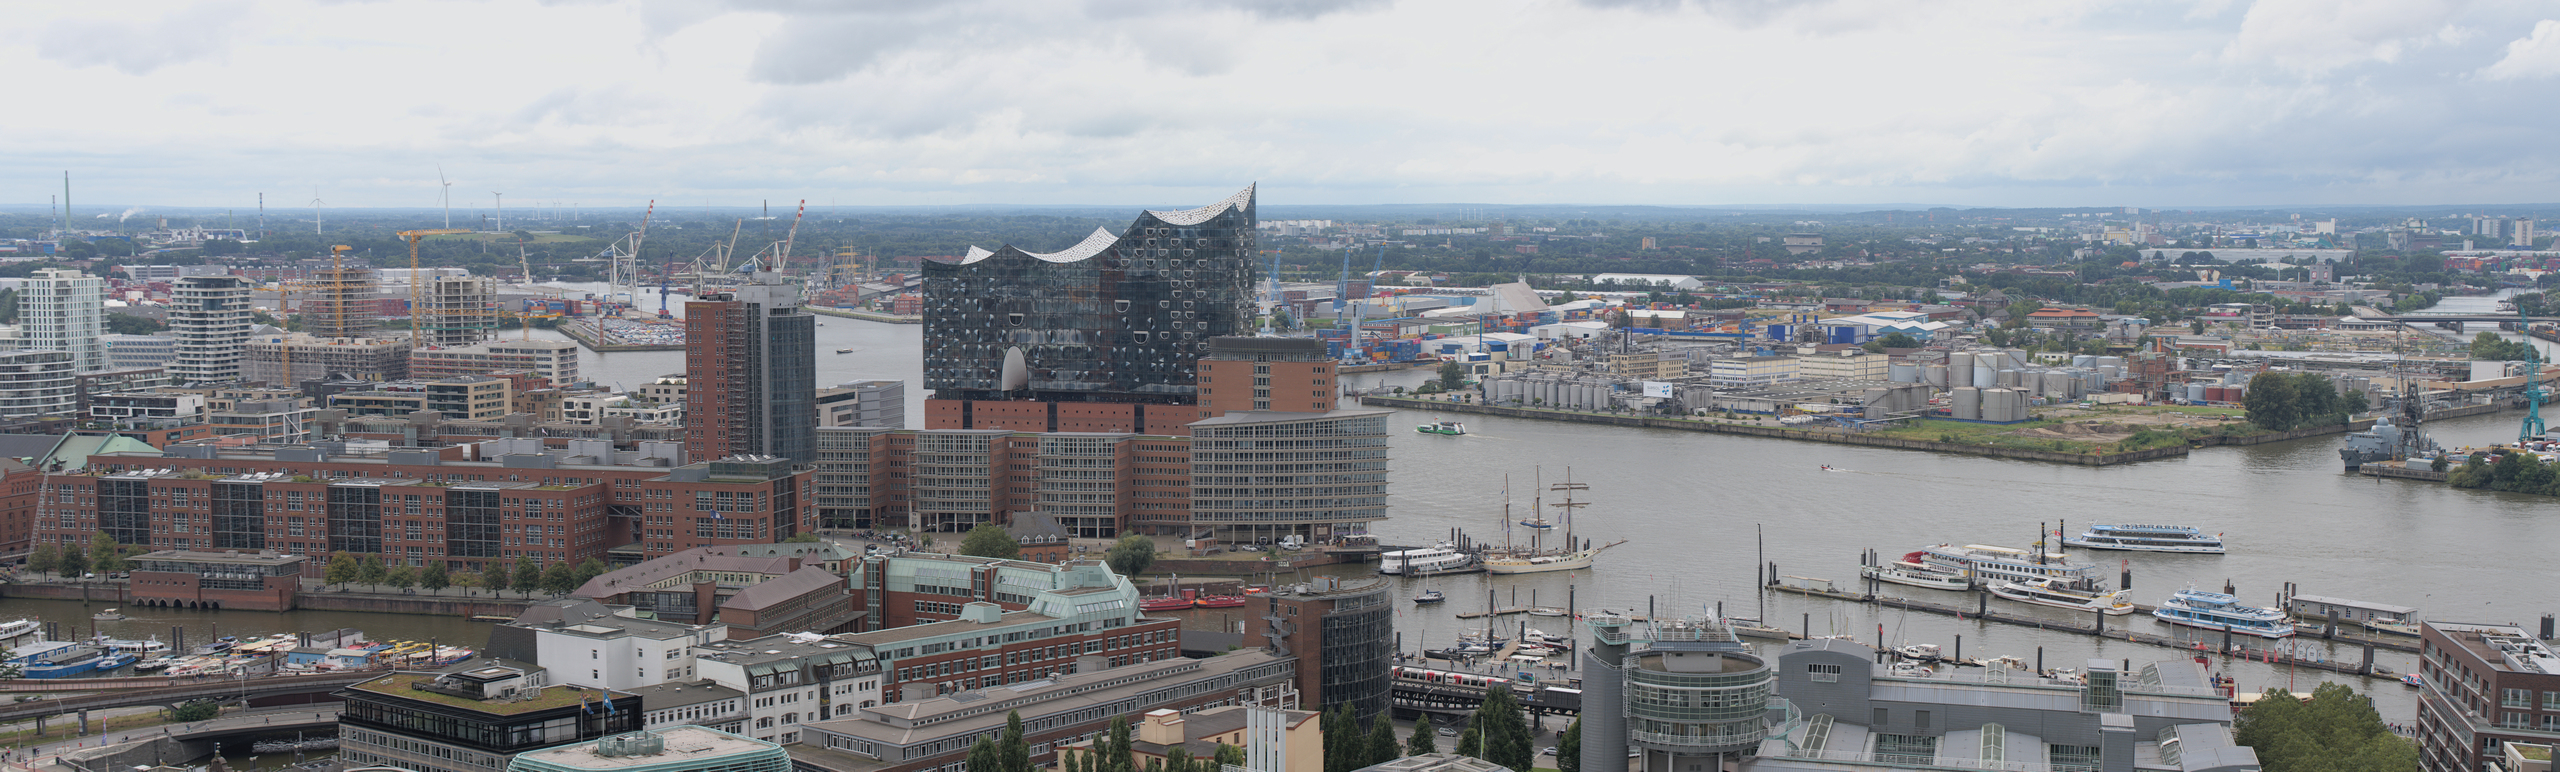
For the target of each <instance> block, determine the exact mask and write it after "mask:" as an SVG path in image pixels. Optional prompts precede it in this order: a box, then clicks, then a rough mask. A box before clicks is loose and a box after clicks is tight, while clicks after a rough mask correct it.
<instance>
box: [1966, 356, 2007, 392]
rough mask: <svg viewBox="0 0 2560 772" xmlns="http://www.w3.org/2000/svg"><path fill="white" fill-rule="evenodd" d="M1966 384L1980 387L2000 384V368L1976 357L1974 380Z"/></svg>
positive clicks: (1986, 387)
mask: <svg viewBox="0 0 2560 772" xmlns="http://www.w3.org/2000/svg"><path fill="white" fill-rule="evenodd" d="M1965 385H1967V386H1972V387H1974V388H1978V389H1988V388H1991V387H1993V386H1998V385H2000V368H1998V367H1995V366H1993V365H1992V364H1991V362H1989V361H1985V360H1982V359H1976V360H1974V361H1973V382H1972V383H1968V384H1965Z"/></svg>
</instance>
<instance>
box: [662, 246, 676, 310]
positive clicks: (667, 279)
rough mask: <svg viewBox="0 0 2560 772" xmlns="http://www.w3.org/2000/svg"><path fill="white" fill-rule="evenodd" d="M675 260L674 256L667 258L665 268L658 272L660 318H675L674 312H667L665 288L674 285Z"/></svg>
mask: <svg viewBox="0 0 2560 772" xmlns="http://www.w3.org/2000/svg"><path fill="white" fill-rule="evenodd" d="M677 262H678V261H677V260H676V259H675V258H672V257H670V258H667V268H666V270H665V271H664V272H662V273H660V274H658V318H660V319H673V318H676V315H675V314H672V313H668V312H667V289H668V288H670V287H673V286H675V282H676V263H677Z"/></svg>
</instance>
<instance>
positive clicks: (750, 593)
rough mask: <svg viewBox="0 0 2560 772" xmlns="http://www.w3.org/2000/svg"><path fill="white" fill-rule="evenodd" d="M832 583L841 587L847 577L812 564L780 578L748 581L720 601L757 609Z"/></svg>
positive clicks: (791, 600) (798, 597) (786, 600)
mask: <svg viewBox="0 0 2560 772" xmlns="http://www.w3.org/2000/svg"><path fill="white" fill-rule="evenodd" d="M829 587H834V588H839V589H842V588H844V587H845V578H844V577H841V576H837V575H835V574H834V573H831V572H829V571H827V570H826V569H824V568H819V567H817V566H809V567H806V568H802V569H800V570H798V571H793V572H791V573H788V574H783V575H782V576H780V577H777V578H773V579H767V580H764V581H761V582H757V583H755V584H751V585H747V588H746V589H744V590H740V591H738V594H737V596H736V597H733V598H730V599H729V602H727V603H723V604H721V608H722V609H733V608H734V609H740V610H745V611H758V610H762V609H765V608H768V607H771V606H775V605H779V604H782V603H788V602H794V601H797V600H799V599H800V597H801V596H803V595H807V594H809V593H812V592H817V591H820V590H824V589H827V588H829Z"/></svg>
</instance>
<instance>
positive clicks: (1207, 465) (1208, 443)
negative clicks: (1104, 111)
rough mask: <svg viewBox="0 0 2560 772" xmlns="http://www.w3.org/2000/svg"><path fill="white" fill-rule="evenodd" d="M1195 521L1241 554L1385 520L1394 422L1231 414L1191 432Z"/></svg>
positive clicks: (1357, 413)
mask: <svg viewBox="0 0 2560 772" xmlns="http://www.w3.org/2000/svg"><path fill="white" fill-rule="evenodd" d="M1191 437H1192V439H1191V521H1192V522H1193V523H1196V524H1199V525H1202V526H1207V527H1209V528H1212V529H1214V530H1215V531H1216V534H1217V536H1218V538H1220V539H1222V540H1226V541H1228V542H1232V543H1238V544H1257V543H1269V542H1273V541H1277V540H1279V539H1280V538H1281V537H1284V536H1290V535H1296V536H1301V537H1306V538H1309V539H1324V538H1332V537H1339V536H1344V535H1349V534H1355V533H1363V532H1366V530H1367V527H1368V526H1367V524H1368V523H1370V522H1373V521H1378V520H1384V519H1386V517H1387V413H1386V411H1380V410H1341V411H1335V412H1332V413H1326V414H1322V415H1306V414H1276V413H1275V414H1259V415H1257V414H1230V415H1229V416H1228V417H1226V418H1216V419H1210V420H1208V421H1202V422H1200V423H1197V424H1193V425H1192V427H1191Z"/></svg>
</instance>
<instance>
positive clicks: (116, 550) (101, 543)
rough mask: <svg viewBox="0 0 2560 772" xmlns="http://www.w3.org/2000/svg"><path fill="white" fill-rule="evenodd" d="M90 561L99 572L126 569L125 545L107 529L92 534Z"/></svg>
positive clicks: (90, 539) (90, 537) (90, 536)
mask: <svg viewBox="0 0 2560 772" xmlns="http://www.w3.org/2000/svg"><path fill="white" fill-rule="evenodd" d="M89 563H90V565H91V566H92V567H94V568H96V569H97V570H98V572H99V573H107V572H113V571H122V570H124V545H123V544H119V543H117V542H116V537H113V536H108V535H107V532H105V531H99V532H97V533H94V534H90V535H89Z"/></svg>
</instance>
